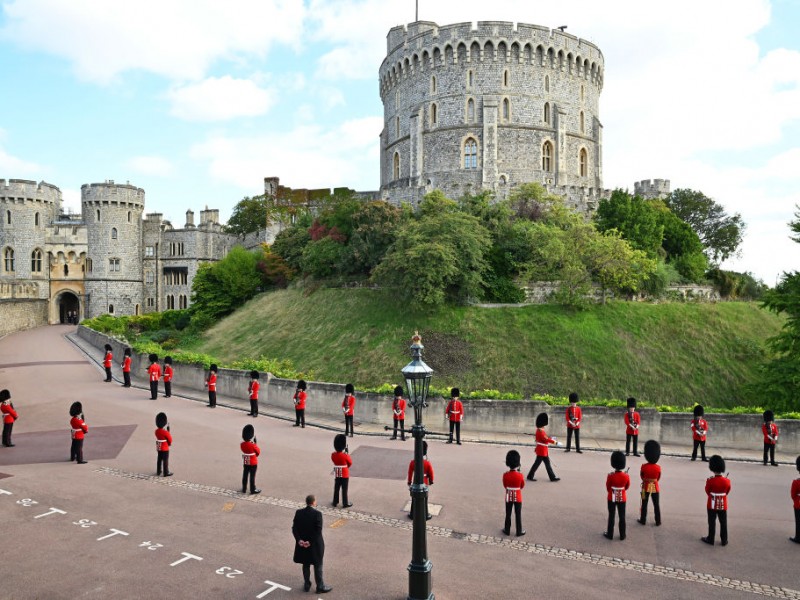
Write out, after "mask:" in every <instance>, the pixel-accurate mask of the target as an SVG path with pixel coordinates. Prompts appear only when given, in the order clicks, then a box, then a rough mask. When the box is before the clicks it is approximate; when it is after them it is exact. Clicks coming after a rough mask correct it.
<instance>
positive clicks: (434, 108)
mask: <svg viewBox="0 0 800 600" xmlns="http://www.w3.org/2000/svg"><path fill="white" fill-rule="evenodd" d="M438 122H439V106H438V105H437V104H436V102H431V127H435V126H436V124H437V123H438Z"/></svg>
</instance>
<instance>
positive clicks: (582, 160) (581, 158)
mask: <svg viewBox="0 0 800 600" xmlns="http://www.w3.org/2000/svg"><path fill="white" fill-rule="evenodd" d="M588 162H589V161H588V156H587V154H586V148H581V151H580V154H579V155H578V164H579V165H580V171H579V173H580V176H581V177H586V172H587V169H588V164H587V163H588Z"/></svg>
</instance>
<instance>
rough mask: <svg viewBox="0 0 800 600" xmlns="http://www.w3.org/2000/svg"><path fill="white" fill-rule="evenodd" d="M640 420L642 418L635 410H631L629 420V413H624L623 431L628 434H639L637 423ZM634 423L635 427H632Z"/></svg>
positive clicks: (639, 422)
mask: <svg viewBox="0 0 800 600" xmlns="http://www.w3.org/2000/svg"><path fill="white" fill-rule="evenodd" d="M641 422H642V418H641V417H640V416H639V413H637V412H636V411H634V412H633V421H632V422H631V413H630V412H626V413H625V433H626V434H628V435H639V425H640V424H641ZM634 425H635V427H634Z"/></svg>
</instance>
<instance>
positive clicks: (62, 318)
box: [58, 292, 81, 325]
mask: <svg viewBox="0 0 800 600" xmlns="http://www.w3.org/2000/svg"><path fill="white" fill-rule="evenodd" d="M80 311H81V304H80V301H79V300H78V297H77V296H76V295H75V294H73V293H72V292H61V293H60V294H59V295H58V320H59V323H62V324H67V323H71V324H75V325H77V323H78V321H79V320H80V314H81V312H80Z"/></svg>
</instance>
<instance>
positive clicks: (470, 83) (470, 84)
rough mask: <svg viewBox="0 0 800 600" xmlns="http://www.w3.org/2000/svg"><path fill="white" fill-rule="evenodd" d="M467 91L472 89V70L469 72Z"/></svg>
mask: <svg viewBox="0 0 800 600" xmlns="http://www.w3.org/2000/svg"><path fill="white" fill-rule="evenodd" d="M467 89H468V90H470V89H472V70H469V71H467Z"/></svg>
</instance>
